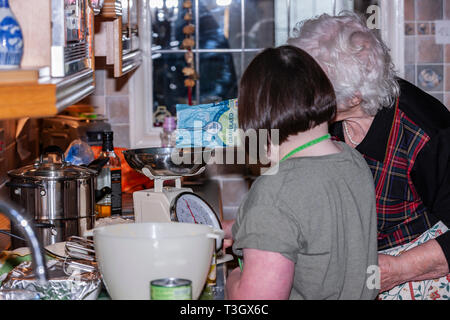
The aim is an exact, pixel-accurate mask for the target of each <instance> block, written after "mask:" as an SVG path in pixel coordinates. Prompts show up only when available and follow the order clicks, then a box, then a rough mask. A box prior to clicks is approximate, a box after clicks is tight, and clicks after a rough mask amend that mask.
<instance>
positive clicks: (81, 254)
mask: <svg viewBox="0 0 450 320" xmlns="http://www.w3.org/2000/svg"><path fill="white" fill-rule="evenodd" d="M64 247H65V252H66V254H67V255H68V256H69V257H70V258H75V259H83V260H88V261H95V249H94V242H93V241H92V240H88V239H87V238H82V237H77V236H72V237H69V239H67V242H66V243H65V246H64Z"/></svg>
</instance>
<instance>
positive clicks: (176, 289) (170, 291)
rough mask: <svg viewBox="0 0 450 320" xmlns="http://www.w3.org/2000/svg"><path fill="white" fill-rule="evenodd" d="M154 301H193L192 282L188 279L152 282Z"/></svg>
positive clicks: (151, 290)
mask: <svg viewBox="0 0 450 320" xmlns="http://www.w3.org/2000/svg"><path fill="white" fill-rule="evenodd" d="M150 298H151V299H152V300H192V282H191V280H187V279H179V278H164V279H157V280H153V281H151V282H150Z"/></svg>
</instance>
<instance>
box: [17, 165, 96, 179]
mask: <svg viewBox="0 0 450 320" xmlns="http://www.w3.org/2000/svg"><path fill="white" fill-rule="evenodd" d="M8 175H9V176H11V177H16V178H30V179H48V180H72V179H85V178H90V177H92V176H95V175H96V172H95V171H94V170H91V169H88V168H84V167H80V166H74V165H71V164H69V163H67V162H66V163H36V164H34V165H28V166H25V167H22V168H19V169H15V170H11V171H9V172H8Z"/></svg>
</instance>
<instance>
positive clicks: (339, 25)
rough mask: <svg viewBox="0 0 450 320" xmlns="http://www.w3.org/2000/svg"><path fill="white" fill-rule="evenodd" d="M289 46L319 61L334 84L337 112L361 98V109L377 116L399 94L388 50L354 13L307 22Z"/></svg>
mask: <svg viewBox="0 0 450 320" xmlns="http://www.w3.org/2000/svg"><path fill="white" fill-rule="evenodd" d="M288 44H290V45H293V46H296V47H299V48H301V49H303V50H305V51H306V52H308V53H309V54H310V55H311V56H313V57H314V58H315V59H316V60H317V61H318V62H319V64H320V65H321V66H322V68H323V69H324V70H325V72H326V73H327V75H328V77H329V78H330V80H331V82H332V83H333V86H334V89H335V91H336V98H337V103H338V110H339V109H340V110H341V111H342V110H345V109H348V108H349V107H350V105H349V103H350V101H351V99H353V98H355V97H358V98H360V99H361V107H362V109H363V110H364V111H365V112H366V113H367V114H368V115H371V116H374V115H375V114H376V113H377V112H378V111H379V110H380V109H382V108H383V107H390V106H392V105H393V103H394V101H395V100H396V98H397V97H398V96H399V94H400V87H399V84H398V82H397V80H396V71H395V69H394V64H393V63H392V60H391V56H390V54H389V49H388V47H387V46H386V45H385V44H384V42H383V41H382V40H381V39H380V38H379V36H378V34H376V33H375V32H373V31H372V30H371V29H369V28H368V27H367V25H366V23H365V21H364V20H363V18H362V17H361V16H359V15H357V14H355V13H353V12H342V13H340V14H339V15H337V16H330V15H328V14H323V15H320V16H318V17H316V18H314V19H308V20H304V21H302V22H300V23H298V24H297V26H296V27H295V29H294V36H293V37H292V38H290V39H289V40H288Z"/></svg>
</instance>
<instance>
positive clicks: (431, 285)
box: [378, 222, 450, 300]
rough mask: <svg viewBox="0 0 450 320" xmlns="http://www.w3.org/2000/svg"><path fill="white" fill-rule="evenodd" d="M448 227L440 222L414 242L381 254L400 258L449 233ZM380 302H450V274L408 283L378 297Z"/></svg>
mask: <svg viewBox="0 0 450 320" xmlns="http://www.w3.org/2000/svg"><path fill="white" fill-rule="evenodd" d="M447 231H448V229H447V227H446V226H445V225H444V224H443V223H442V222H438V223H437V224H435V225H434V226H433V227H432V228H431V229H429V230H427V231H426V232H425V233H423V234H422V235H421V236H420V237H418V238H417V239H415V240H414V241H412V242H410V243H407V244H404V245H401V246H398V247H395V248H391V249H387V250H383V251H380V252H379V253H381V254H388V255H391V256H398V255H400V254H401V253H402V252H405V251H408V250H410V249H412V248H414V247H417V246H418V245H421V244H423V243H425V242H427V241H428V240H433V239H435V238H437V237H438V236H440V235H441V234H443V233H445V232H447ZM378 299H379V300H450V274H448V275H447V276H444V277H442V278H439V279H433V280H423V281H414V282H406V283H403V284H401V285H399V286H397V287H394V288H392V289H391V290H388V291H385V292H382V293H380V294H379V295H378Z"/></svg>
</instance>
